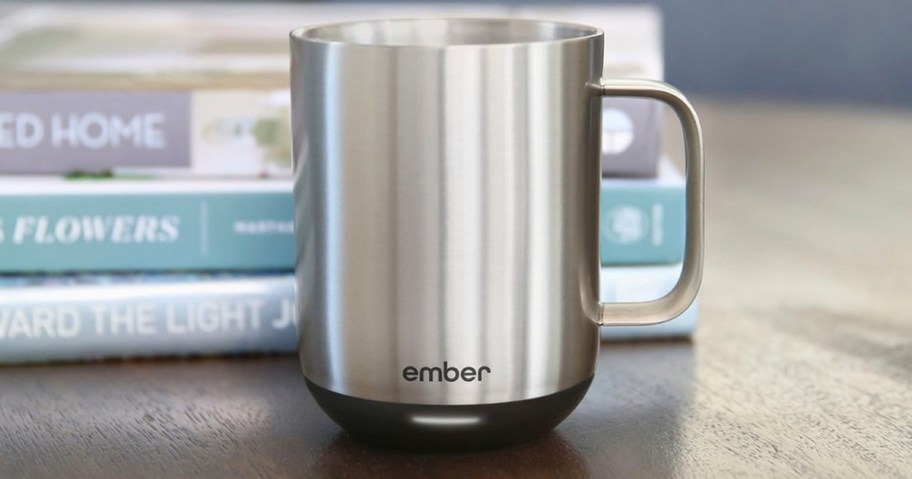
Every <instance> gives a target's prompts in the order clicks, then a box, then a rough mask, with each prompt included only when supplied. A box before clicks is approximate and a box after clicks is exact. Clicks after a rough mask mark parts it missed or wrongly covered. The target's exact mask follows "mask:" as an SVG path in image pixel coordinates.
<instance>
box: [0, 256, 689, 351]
mask: <svg viewBox="0 0 912 479" xmlns="http://www.w3.org/2000/svg"><path fill="white" fill-rule="evenodd" d="M679 271H680V265H670V266H660V267H659V266H657V267H612V268H602V272H601V282H602V284H601V298H602V300H603V301H642V300H647V299H655V298H658V297H659V296H662V295H663V294H665V293H666V292H667V291H668V290H670V289H671V287H672V286H674V283H675V281H676V280H677V275H678V274H679ZM696 315H697V305H696V303H694V305H692V306H691V307H690V308H689V309H688V310H687V311H686V312H685V313H684V314H682V315H681V316H679V317H678V318H675V319H673V320H672V321H669V322H667V323H662V324H660V325H655V326H644V327H636V326H634V327H614V328H602V330H601V337H602V339H606V340H622V339H643V338H661V337H678V336H688V335H690V333H691V332H692V331H693V329H694V327H695V325H696ZM296 324H297V317H296V315H295V279H294V276H293V275H291V274H284V275H276V276H265V277H254V278H241V279H217V280H199V281H193V280H188V281H174V282H150V283H143V282H139V283H130V284H102V285H76V286H73V285H69V286H20V287H8V288H5V289H4V290H2V292H0V363H28V362H52V361H85V360H95V359H106V358H129V357H166V356H190V355H194V356H196V355H216V354H244V353H267V352H268V353H293V352H294V351H296V349H297V333H296Z"/></svg>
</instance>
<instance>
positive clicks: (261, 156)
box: [0, 89, 291, 177]
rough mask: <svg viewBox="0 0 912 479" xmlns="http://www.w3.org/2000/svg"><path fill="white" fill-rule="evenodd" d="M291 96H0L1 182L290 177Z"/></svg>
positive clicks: (183, 93)
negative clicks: (111, 176) (26, 177)
mask: <svg viewBox="0 0 912 479" xmlns="http://www.w3.org/2000/svg"><path fill="white" fill-rule="evenodd" d="M288 98H289V97H288V90H282V89H279V90H265V89H264V90H172V91H132V92H131V91H119V92H101V91H79V90H73V91H0V151H2V152H3V156H2V157H0V173H22V174H68V173H74V172H81V173H107V172H124V173H134V174H135V173H141V174H148V175H153V176H154V175H158V174H162V175H187V176H250V177H255V176H262V175H271V176H288V175H290V171H291V152H290V150H289V148H290V146H289V145H290V142H291V141H290V137H289V134H288V131H289V123H288V122H289V116H290V114H289V111H290V110H289V101H288Z"/></svg>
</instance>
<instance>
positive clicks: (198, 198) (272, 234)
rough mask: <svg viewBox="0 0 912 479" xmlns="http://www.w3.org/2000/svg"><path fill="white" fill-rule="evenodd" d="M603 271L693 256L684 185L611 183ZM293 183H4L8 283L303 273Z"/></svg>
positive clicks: (668, 172) (1, 255) (671, 177)
mask: <svg viewBox="0 0 912 479" xmlns="http://www.w3.org/2000/svg"><path fill="white" fill-rule="evenodd" d="M600 201H601V205H600V208H601V225H600V247H601V252H600V259H601V263H602V264H603V265H619V264H655V263H675V262H679V261H681V260H682V259H683V254H684V223H685V210H684V201H685V199H684V179H683V177H682V175H681V174H680V173H679V172H678V171H677V170H676V169H675V167H674V166H673V165H672V164H671V162H670V161H668V160H665V161H663V162H662V167H661V174H660V175H659V177H658V178H655V179H617V178H606V179H602V193H601V200H600ZM294 265H295V238H294V199H293V197H292V186H291V181H290V180H280V179H273V180H240V179H235V180H218V181H215V180H148V179H136V180H125V179H66V178H35V177H16V178H10V177H6V178H0V273H21V272H57V273H59V272H80V271H83V272H85V271H95V272H114V271H138V270H144V271H174V270H179V271H211V270H258V269H292V268H294Z"/></svg>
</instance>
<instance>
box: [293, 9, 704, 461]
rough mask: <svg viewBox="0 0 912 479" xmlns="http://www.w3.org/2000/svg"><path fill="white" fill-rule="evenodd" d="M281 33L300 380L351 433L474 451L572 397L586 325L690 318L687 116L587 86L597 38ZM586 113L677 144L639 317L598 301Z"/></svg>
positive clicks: (322, 28)
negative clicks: (682, 238)
mask: <svg viewBox="0 0 912 479" xmlns="http://www.w3.org/2000/svg"><path fill="white" fill-rule="evenodd" d="M290 36H291V81H292V83H291V94H292V131H293V155H294V168H295V181H294V188H295V191H294V198H295V234H296V241H297V262H296V276H297V287H298V306H297V307H298V316H299V318H298V319H299V334H300V360H301V367H302V370H303V373H304V376H305V378H306V381H307V385H308V387H309V389H310V391H311V393H312V395H313V396H314V398H315V399H316V401H317V403H318V404H319V405H320V407H321V408H322V409H323V410H324V411H325V412H326V413H327V414H328V415H329V416H330V417H331V418H332V419H333V420H335V421H336V422H337V423H338V424H339V425H341V426H342V427H343V428H344V429H346V430H347V431H348V432H350V433H351V434H352V435H354V436H355V437H358V438H362V439H364V440H367V441H370V442H374V443H378V444H384V445H389V446H398V447H410V448H422V449H481V448H490V447H498V446H503V445H508V444H512V443H516V442H521V441H525V440H528V439H531V438H533V437H536V436H538V435H541V434H543V433H545V432H547V431H549V430H550V429H552V428H553V427H554V426H556V425H557V424H558V423H559V422H560V421H562V420H563V419H564V418H565V417H566V416H567V415H568V414H569V413H570V412H571V411H572V410H573V409H574V408H575V407H576V405H577V404H578V403H579V401H580V400H581V399H582V397H583V395H584V394H585V393H586V390H587V389H588V388H589V384H590V383H591V381H592V378H593V374H594V369H595V364H596V357H597V354H598V349H599V334H598V329H599V327H600V326H606V325H643V324H651V323H658V322H662V321H665V320H668V319H671V318H673V317H675V316H677V315H678V314H680V313H681V312H683V311H684V310H685V309H686V308H687V306H688V305H690V303H691V302H692V301H693V299H694V297H695V295H696V293H697V290H698V288H699V283H700V278H701V270H702V247H703V241H702V230H703V210H702V204H703V198H702V195H703V186H702V183H703V151H702V137H701V129H700V125H699V121H698V119H697V116H696V114H695V112H694V110H693V108H692V107H691V105H690V104H689V103H688V101H687V100H686V99H685V97H684V96H683V95H682V94H681V93H680V92H678V91H677V90H675V89H674V88H673V87H671V86H669V85H667V84H665V83H662V82H657V81H647V80H627V79H625V80H620V79H602V78H601V73H602V52H603V33H602V31H601V30H599V29H597V28H594V27H590V26H585V25H576V24H570V23H559V22H551V21H534V20H519V19H433V20H431V19H423V20H414V19H412V20H380V21H363V22H350V23H340V24H331V25H319V26H311V27H304V28H299V29H296V30H293V31H292V32H291V34H290ZM605 96H630V97H647V98H653V99H658V100H661V101H663V102H666V103H667V104H668V105H670V106H671V107H672V109H673V110H674V111H675V112H676V113H677V115H678V117H679V118H680V120H681V123H682V126H683V130H684V134H685V145H686V151H685V153H686V167H687V168H686V169H687V180H686V189H687V192H686V205H687V221H686V230H687V232H686V246H685V248H686V257H685V259H684V265H683V272H682V273H681V277H680V279H679V280H678V283H677V285H676V286H675V288H674V289H673V290H672V291H671V292H670V293H669V294H668V295H666V296H665V297H663V298H661V299H658V300H655V301H649V302H645V303H618V304H603V303H600V302H599V298H598V291H599V267H600V266H599V251H598V248H599V241H598V239H599V211H598V208H599V190H600V179H601V175H600V165H599V163H600V145H599V142H600V137H601V134H600V132H601V98H602V97H605Z"/></svg>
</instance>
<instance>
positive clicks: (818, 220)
mask: <svg viewBox="0 0 912 479" xmlns="http://www.w3.org/2000/svg"><path fill="white" fill-rule="evenodd" d="M697 107H698V109H699V110H700V112H701V114H702V117H703V122H704V127H705V130H706V135H707V154H708V156H707V168H708V181H707V220H708V223H707V252H708V256H707V259H706V272H705V280H704V286H703V290H702V293H701V311H700V314H701V316H700V321H701V325H700V327H699V330H698V332H697V333H696V335H695V337H694V338H693V340H692V341H655V342H641V343H617V344H606V345H604V346H603V348H602V351H601V357H600V360H599V366H598V371H597V373H596V377H595V381H594V382H593V385H592V389H591V390H590V392H589V394H588V395H587V396H586V398H585V399H584V401H583V403H582V404H581V405H580V407H579V408H578V409H577V410H576V411H575V412H574V413H573V414H572V415H571V416H570V417H569V418H568V419H567V420H566V421H565V422H564V423H563V424H561V425H560V426H559V427H558V428H557V429H556V430H555V431H554V432H552V433H551V434H549V435H548V436H546V437H544V438H542V439H540V440H537V441H534V442H531V443H527V444H524V445H521V446H517V447H513V448H509V449H504V450H499V451H491V452H482V453H471V454H410V453H407V452H400V451H393V450H386V449H380V448H376V447H372V446H368V445H364V444H361V443H358V442H355V441H354V440H352V439H351V438H349V437H348V436H347V435H346V434H344V433H343V432H341V431H340V430H339V429H338V428H337V427H336V426H335V425H334V424H333V423H332V422H331V421H330V420H329V419H327V418H326V417H325V416H324V415H323V414H322V413H321V412H320V410H319V409H318V408H317V407H316V405H315V403H314V401H313V400H312V399H311V397H310V395H309V394H308V392H307V390H306V388H305V385H304V380H303V378H302V376H301V374H300V372H299V369H298V366H297V362H296V359H295V358H294V357H288V356H283V357H252V358H250V357H248V358H228V359H200V360H158V361H133V362H108V363H101V364H85V365H78V364H72V365H47V366H20V367H4V368H0V477H4V478H6V477H26V476H27V477H74V476H81V477H109V476H113V477H143V476H145V477H175V476H182V477H185V476H191V477H235V476H243V477H246V476H252V477H287V476H304V477H323V476H325V477H334V478H335V477H337V478H346V477H361V476H370V477H395V478H399V477H408V476H417V477H459V478H463V477H514V476H516V477H525V478H536V477H562V478H570V477H622V478H632V477H667V476H686V477H693V476H696V477H705V476H724V477H732V476H745V475H746V476H754V477H807V476H824V477H852V478H854V477H867V476H873V477H910V476H912V387H910V386H912V253H910V250H912V112H908V111H907V112H902V111H892V112H891V111H883V110H879V111H874V110H868V109H862V108H845V107H842V108H840V107H827V106H814V107H809V106H789V105H782V104H780V105H775V104H761V103H740V102H724V101H700V102H697ZM670 131H674V130H673V129H670ZM674 135H677V133H674V134H673V135H672V139H673V140H674V139H675V137H674ZM670 144H671V145H672V149H673V148H675V147H677V146H678V145H679V143H676V142H675V141H671V142H670Z"/></svg>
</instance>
